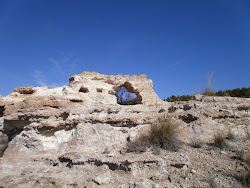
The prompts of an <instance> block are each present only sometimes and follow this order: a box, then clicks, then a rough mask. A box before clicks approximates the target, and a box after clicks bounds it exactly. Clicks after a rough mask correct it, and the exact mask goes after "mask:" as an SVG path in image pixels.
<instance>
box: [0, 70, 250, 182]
mask: <svg viewBox="0 0 250 188" xmlns="http://www.w3.org/2000/svg"><path fill="white" fill-rule="evenodd" d="M120 87H125V88H126V89H127V90H128V91H129V92H132V93H135V94H136V96H137V100H139V101H140V104H136V105H119V104H118V103H117V98H116V93H117V91H118V89H119V88H120ZM249 107H250V99H240V98H232V97H207V96H202V95H196V96H195V97H194V100H191V101H188V102H175V103H168V102H164V101H161V100H160V99H159V97H158V96H157V94H156V93H155V92H154V90H153V85H152V80H149V79H147V77H146V76H145V75H133V76H122V75H115V76H114V75H102V74H99V73H95V72H94V73H91V72H84V73H82V74H81V75H75V76H72V77H70V83H69V86H63V87H59V88H54V89H49V88H47V87H27V88H25V87H21V88H17V89H14V91H13V93H12V94H10V95H9V96H7V97H3V98H0V151H1V152H2V153H3V152H4V154H3V157H2V158H1V159H0V171H1V173H0V186H4V187H11V186H12V187H17V186H19V187H22V186H23V187H39V186H40V187H84V186H85V187H96V186H101V187H112V186H114V185H115V187H176V186H179V185H184V184H185V186H186V187H209V186H210V184H211V181H210V179H209V178H210V177H214V179H213V181H214V183H215V184H216V185H217V186H218V187H221V185H223V186H225V187H231V186H234V187H240V186H241V185H242V184H241V183H240V182H238V181H237V180H235V179H233V177H231V176H229V175H227V173H228V172H230V170H229V169H231V171H235V175H239V174H240V172H241V171H242V169H244V168H243V166H242V165H239V164H240V163H239V162H238V161H237V160H235V159H233V157H235V153H236V150H235V151H234V150H233V149H228V150H226V151H224V153H226V154H224V153H223V154H221V153H220V152H221V151H220V150H216V149H214V147H213V146H212V145H211V143H212V142H213V136H214V132H215V131H218V130H220V131H223V130H224V133H225V134H226V133H227V131H228V130H229V129H230V131H231V133H233V134H234V135H235V136H237V139H238V141H234V142H231V141H228V142H229V144H231V147H232V148H233V147H234V148H237V149H239V148H242V149H245V148H246V147H247V146H248V142H249V140H247V138H248V136H249V135H248V134H249V132H250V129H249V128H250V127H249V125H250V114H249ZM162 117H172V118H173V119H174V120H175V121H178V122H180V123H181V127H180V130H181V131H182V137H181V141H182V143H183V146H182V147H181V149H180V150H179V151H178V152H171V151H167V150H162V149H159V148H154V147H152V148H148V149H145V150H143V151H144V152H141V153H131V152H127V151H128V150H127V145H128V143H132V142H133V141H136V140H137V138H138V137H139V136H140V135H141V134H143V133H145V132H147V131H148V129H149V128H150V126H151V125H152V124H153V123H154V122H155V121H157V119H158V118H162ZM243 139H245V141H244V142H242V140H243ZM193 140H195V141H199V142H200V143H202V144H203V145H204V146H203V147H201V148H198V149H197V148H193V147H191V146H190V145H191V144H192V142H193ZM137 147H140V146H137ZM6 148H7V149H6ZM208 161H209V163H208ZM211 174H212V175H211ZM231 174H232V173H231ZM207 177H209V178H207ZM206 178H207V179H206Z"/></svg>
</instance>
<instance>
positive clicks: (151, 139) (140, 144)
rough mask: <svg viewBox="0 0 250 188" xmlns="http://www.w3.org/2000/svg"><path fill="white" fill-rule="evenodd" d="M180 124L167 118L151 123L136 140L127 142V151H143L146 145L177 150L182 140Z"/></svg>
mask: <svg viewBox="0 0 250 188" xmlns="http://www.w3.org/2000/svg"><path fill="white" fill-rule="evenodd" d="M179 126H180V124H179V123H177V122H174V121H173V120H172V119H170V118H167V119H163V120H159V121H158V122H156V123H154V124H153V125H151V127H150V130H149V132H148V133H146V134H144V135H141V136H140V137H139V138H138V139H137V140H136V141H134V142H131V143H128V145H127V151H128V152H144V151H145V149H146V147H159V148H162V149H166V150H170V151H178V150H179V149H180V147H181V144H182V142H181V141H180V140H179V137H180V133H181V132H180V129H179Z"/></svg>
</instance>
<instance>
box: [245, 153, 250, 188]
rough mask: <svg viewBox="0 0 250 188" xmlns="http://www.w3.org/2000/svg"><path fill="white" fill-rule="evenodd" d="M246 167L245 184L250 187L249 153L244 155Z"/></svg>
mask: <svg viewBox="0 0 250 188" xmlns="http://www.w3.org/2000/svg"><path fill="white" fill-rule="evenodd" d="M244 165H245V175H244V184H245V185H246V186H249V185H250V152H247V153H245V155H244Z"/></svg>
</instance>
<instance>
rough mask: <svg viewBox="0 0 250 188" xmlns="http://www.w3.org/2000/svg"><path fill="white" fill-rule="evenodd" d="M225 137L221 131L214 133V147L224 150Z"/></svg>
mask: <svg viewBox="0 0 250 188" xmlns="http://www.w3.org/2000/svg"><path fill="white" fill-rule="evenodd" d="M225 139H226V136H224V134H223V133H222V132H221V131H218V132H216V133H214V145H215V146H216V147H218V148H224V147H225V146H226V143H225Z"/></svg>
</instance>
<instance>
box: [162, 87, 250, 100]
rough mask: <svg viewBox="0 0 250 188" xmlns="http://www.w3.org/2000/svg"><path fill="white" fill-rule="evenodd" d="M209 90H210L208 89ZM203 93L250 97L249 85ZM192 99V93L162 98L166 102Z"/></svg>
mask: <svg viewBox="0 0 250 188" xmlns="http://www.w3.org/2000/svg"><path fill="white" fill-rule="evenodd" d="M209 91H210V90H209ZM202 94H204V95H208V96H228V97H241V98H250V87H248V88H246V87H243V88H241V89H240V88H237V89H232V90H231V89H229V90H225V91H221V90H219V91H217V92H206V93H202ZM191 99H192V95H181V96H179V95H178V96H175V95H172V96H171V97H168V98H166V99H164V101H168V102H174V101H189V100H191Z"/></svg>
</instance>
